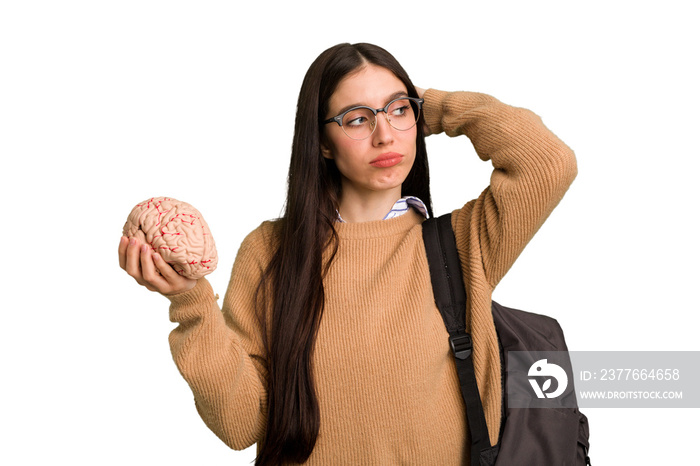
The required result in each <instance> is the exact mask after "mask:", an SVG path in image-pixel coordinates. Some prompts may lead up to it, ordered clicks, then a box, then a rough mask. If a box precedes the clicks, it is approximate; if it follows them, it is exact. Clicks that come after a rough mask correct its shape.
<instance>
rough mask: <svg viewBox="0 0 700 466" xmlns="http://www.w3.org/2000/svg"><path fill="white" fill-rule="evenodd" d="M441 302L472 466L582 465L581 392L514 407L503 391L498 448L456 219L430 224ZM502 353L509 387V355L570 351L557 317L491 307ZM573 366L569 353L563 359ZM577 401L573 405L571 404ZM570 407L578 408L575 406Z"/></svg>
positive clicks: (431, 260) (427, 233)
mask: <svg viewBox="0 0 700 466" xmlns="http://www.w3.org/2000/svg"><path fill="white" fill-rule="evenodd" d="M423 241H424V242H425V250H426V252H427V255H428V264H429V266H430V278H431V282H432V285H433V292H434V294H435V303H436V305H437V307H438V309H439V310H440V313H441V314H442V318H443V320H444V321H445V327H446V328H447V332H448V333H449V335H450V346H451V347H452V351H453V352H454V355H455V364H456V366H457V373H458V375H459V381H460V385H461V388H462V397H463V398H464V402H465V405H466V411H467V423H468V425H469V432H470V435H471V463H470V464H471V466H512V465H516V466H517V465H535V466H550V465H555V466H560V465H566V466H569V465H571V466H583V465H590V464H591V463H590V459H589V457H588V446H589V444H588V419H587V418H586V416H585V415H583V414H582V413H581V412H580V411H579V410H578V405H577V404H576V398H575V396H576V395H575V392H574V391H573V390H571V391H570V394H569V395H567V396H568V397H569V399H568V400H567V404H566V406H569V407H557V408H509V407H508V394H507V391H506V389H505V388H504V389H503V390H502V397H503V399H502V407H503V411H502V413H501V431H500V432H499V439H498V443H497V444H496V445H493V446H492V445H491V442H490V440H489V433H488V428H487V426H486V418H485V416H484V409H483V406H482V404H481V398H480V396H479V388H478V386H477V382H476V377H475V375H474V365H473V362H472V358H471V352H472V340H471V336H470V335H469V333H467V332H466V327H465V310H466V302H467V297H466V292H465V290H464V282H463V281H462V272H461V270H462V269H461V267H460V262H459V256H458V253H457V246H456V244H455V238H454V233H453V232H452V224H451V214H445V215H442V216H441V217H438V218H432V219H428V220H426V221H425V222H423ZM491 311H492V313H493V321H494V324H495V326H496V333H497V335H498V340H499V346H500V350H501V351H500V352H501V377H502V381H503V387H506V386H507V383H508V382H507V376H508V367H507V364H508V360H509V358H508V353H509V352H510V351H563V352H566V351H568V349H567V347H566V342H565V341H564V334H563V332H562V330H561V327H560V326H559V323H558V322H557V321H556V320H554V319H552V318H551V317H547V316H543V315H539V314H533V313H530V312H524V311H519V310H517V309H510V308H507V307H504V306H501V305H500V304H498V303H497V302H495V301H492V302H491ZM562 354H563V355H565V356H564V357H565V358H566V360H567V361H568V364H569V366H570V365H571V363H570V360H569V358H568V354H567V353H562ZM572 382H573V380H572ZM571 397H573V400H572V399H571ZM570 406H574V407H573V408H571V407H570Z"/></svg>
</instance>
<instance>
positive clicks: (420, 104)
mask: <svg viewBox="0 0 700 466" xmlns="http://www.w3.org/2000/svg"><path fill="white" fill-rule="evenodd" d="M403 99H406V100H410V101H412V102H415V103H416V105H418V118H416V122H415V123H414V124H413V126H416V124H418V120H419V119H420V112H421V110H422V109H423V103H424V102H425V99H420V98H418V97H409V96H404V97H397V98H395V99H393V100H392V101H391V102H389V103H388V104H386V105H385V106H384V107H383V108H372V107H368V106H366V105H358V106H357V107H352V108H349V109H347V110H345V111H344V112H343V113H341V114H340V115H336V116H334V117H332V118H329V119H327V120H325V121H324V122H323V124H324V125H327V124H328V123H333V122H336V123H338V126H340V127H341V128H342V127H343V117H344V116H345V115H346V114H347V113H349V112H352V111H353V110H357V109H358V108H366V109H367V110H369V111H370V112H372V113H374V121H375V122H376V121H377V115H378V114H379V112H384V116H385V117H386V121H387V123H389V125H390V126H391V127H392V128H394V129H395V130H396V131H408V130H409V129H411V128H413V126H411V128H407V129H398V128H396V127H395V126H394V125H392V124H391V120H390V119H389V114H388V113H387V110H389V106H390V105H391V104H393V103H394V102H396V101H397V100H403ZM375 129H377V125H376V124H375V125H374V128H372V132H371V133H369V134H368V135H367V136H365V137H364V138H362V139H355V138H352V137H350V135H349V134H348V133H346V132H345V129H343V133H345V135H346V136H347V137H349V138H350V139H353V140H355V141H362V140H363V139H367V138H368V137H370V136H371V135H372V134H374V130H375Z"/></svg>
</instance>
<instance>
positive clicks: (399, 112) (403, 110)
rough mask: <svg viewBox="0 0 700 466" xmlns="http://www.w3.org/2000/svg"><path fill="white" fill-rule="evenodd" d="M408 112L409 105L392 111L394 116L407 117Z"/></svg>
mask: <svg viewBox="0 0 700 466" xmlns="http://www.w3.org/2000/svg"><path fill="white" fill-rule="evenodd" d="M407 111H408V105H403V106H401V107H397V108H395V109H393V110H392V111H391V115H392V116H404V115H406V112H407Z"/></svg>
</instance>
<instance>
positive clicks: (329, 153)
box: [321, 142, 333, 160]
mask: <svg viewBox="0 0 700 466" xmlns="http://www.w3.org/2000/svg"><path fill="white" fill-rule="evenodd" d="M321 155H323V158H325V159H330V160H333V151H331V150H330V149H329V148H328V146H327V145H326V143H325V142H321Z"/></svg>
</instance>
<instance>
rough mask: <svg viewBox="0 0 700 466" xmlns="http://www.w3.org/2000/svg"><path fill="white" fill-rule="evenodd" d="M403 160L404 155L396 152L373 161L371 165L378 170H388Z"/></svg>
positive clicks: (388, 153)
mask: <svg viewBox="0 0 700 466" xmlns="http://www.w3.org/2000/svg"><path fill="white" fill-rule="evenodd" d="M401 159H403V155H401V154H397V153H396V152H387V153H386V154H382V155H380V156H379V157H377V158H376V159H374V160H372V161H371V162H370V163H369V164H370V165H372V166H373V167H377V168H387V167H393V166H394V165H396V164H397V163H399V162H401Z"/></svg>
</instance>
